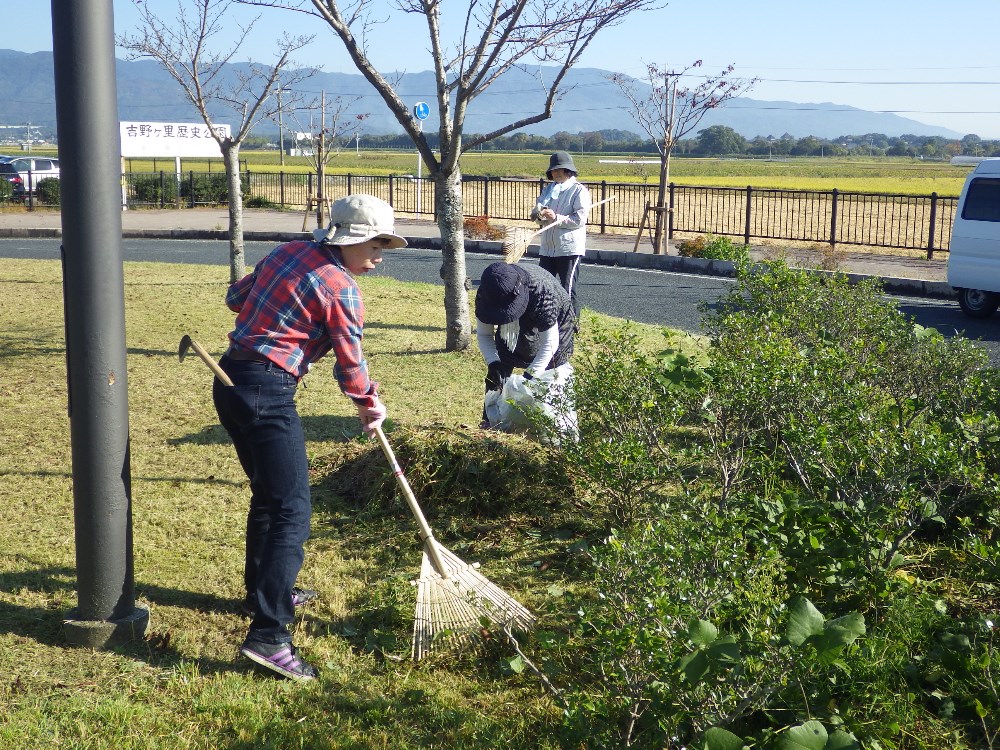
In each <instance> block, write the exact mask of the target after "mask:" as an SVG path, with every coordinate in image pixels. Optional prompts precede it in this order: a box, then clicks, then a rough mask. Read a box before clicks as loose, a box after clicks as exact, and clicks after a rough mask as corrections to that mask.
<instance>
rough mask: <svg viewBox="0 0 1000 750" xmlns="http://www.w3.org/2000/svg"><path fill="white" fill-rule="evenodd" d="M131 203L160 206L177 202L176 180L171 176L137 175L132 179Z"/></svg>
mask: <svg viewBox="0 0 1000 750" xmlns="http://www.w3.org/2000/svg"><path fill="white" fill-rule="evenodd" d="M132 195H133V196H134V197H133V201H134V202H135V203H138V204H143V205H151V206H161V205H164V204H167V203H174V202H175V201H176V200H177V179H176V178H175V177H174V175H172V174H165V173H163V172H161V173H160V174H154V175H138V176H136V177H133V179H132Z"/></svg>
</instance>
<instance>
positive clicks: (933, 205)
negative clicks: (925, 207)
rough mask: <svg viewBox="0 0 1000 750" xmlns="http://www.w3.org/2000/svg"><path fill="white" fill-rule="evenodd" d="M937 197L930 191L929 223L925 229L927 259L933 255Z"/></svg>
mask: <svg viewBox="0 0 1000 750" xmlns="http://www.w3.org/2000/svg"><path fill="white" fill-rule="evenodd" d="M937 199H938V194H937V193H936V192H934V193H931V225H930V228H929V229H928V230H927V260H931V259H932V258H933V257H934V229H935V227H936V226H937Z"/></svg>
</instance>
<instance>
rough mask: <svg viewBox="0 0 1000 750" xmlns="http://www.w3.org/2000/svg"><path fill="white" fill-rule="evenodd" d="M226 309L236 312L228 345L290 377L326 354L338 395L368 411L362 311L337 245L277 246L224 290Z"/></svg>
mask: <svg viewBox="0 0 1000 750" xmlns="http://www.w3.org/2000/svg"><path fill="white" fill-rule="evenodd" d="M226 305H227V306H228V307H229V309H230V310H233V311H234V312H236V313H237V316H236V325H235V327H234V329H233V331H232V333H230V334H229V339H230V341H231V342H232V344H233V346H235V347H236V348H238V349H243V350H247V351H252V352H257V353H258V354H261V355H263V356H264V357H267V359H269V360H270V361H271V362H273V363H274V364H276V365H277V366H278V367H280V368H282V369H283V370H285V371H287V372H290V373H292V374H293V375H295V376H296V377H297V378H301V377H302V376H303V375H305V374H306V373H307V372H308V371H309V365H311V364H312V363H313V362H315V361H317V360H318V359H320V358H321V357H323V356H324V355H325V354H327V352H329V351H330V350H331V349H332V350H333V354H334V359H335V361H334V365H333V374H334V377H335V378H336V379H337V383H338V385H339V386H340V390H341V391H343V392H344V394H345V395H347V396H348V397H349V398H351V399H352V400H353V401H354V402H355V403H356V404H359V405H365V406H371V405H373V403H374V400H373V396H375V395H376V393H377V389H378V383H376V382H374V381H372V380H371V379H370V378H369V377H368V363H367V361H366V360H365V358H364V353H363V352H362V350H361V338H362V335H363V329H364V318H365V306H364V303H363V302H362V301H361V292H360V290H359V289H358V285H357V284H356V283H355V281H354V279H353V278H352V277H351V275H350V273H348V271H347V269H346V268H345V267H344V265H343V259H342V256H341V255H340V250H338V249H337V248H336V247H334V246H330V245H320V244H317V243H315V242H307V241H303V240H295V241H292V242H288V243H285V244H284V245H280V246H278V247H277V248H275V249H274V250H272V251H271V253H270V254H269V255H268V256H267V257H266V258H264V259H263V260H262V261H261V262H260V263H258V264H257V266H256V268H254V270H253V273H250V274H248V275H246V276H244V277H243V278H242V279H240V280H239V281H237V282H235V283H234V284H232V285H231V286H230V287H229V291H228V292H227V293H226Z"/></svg>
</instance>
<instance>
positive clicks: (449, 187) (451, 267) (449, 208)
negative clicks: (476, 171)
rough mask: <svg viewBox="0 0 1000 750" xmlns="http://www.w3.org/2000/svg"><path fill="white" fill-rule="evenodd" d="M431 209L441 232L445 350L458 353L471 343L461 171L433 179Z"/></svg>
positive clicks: (456, 170)
mask: <svg viewBox="0 0 1000 750" xmlns="http://www.w3.org/2000/svg"><path fill="white" fill-rule="evenodd" d="M434 186H435V188H436V189H435V191H434V209H435V211H436V212H437V222H438V229H440V230H441V256H442V263H441V278H442V279H444V312H445V324H446V326H447V331H446V334H445V349H446V351H449V352H460V351H464V350H465V349H468V348H469V344H470V343H471V342H472V327H471V325H470V323H469V288H470V286H471V284H470V283H469V279H468V277H467V276H466V272H465V230H464V227H463V225H462V172H461V169H459V168H456V169H455V170H454V172H452V173H450V174H447V173H444V172H439V173H438V174H436V175H435V176H434Z"/></svg>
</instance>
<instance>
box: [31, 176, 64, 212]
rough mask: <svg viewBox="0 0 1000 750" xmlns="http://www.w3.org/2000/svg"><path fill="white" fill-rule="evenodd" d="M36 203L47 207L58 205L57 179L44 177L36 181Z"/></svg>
mask: <svg viewBox="0 0 1000 750" xmlns="http://www.w3.org/2000/svg"><path fill="white" fill-rule="evenodd" d="M36 194H37V197H38V201H39V202H40V203H44V204H45V205H47V206H58V205H59V178H58V177H46V178H44V179H42V180H39V181H38V184H37V186H36Z"/></svg>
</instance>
